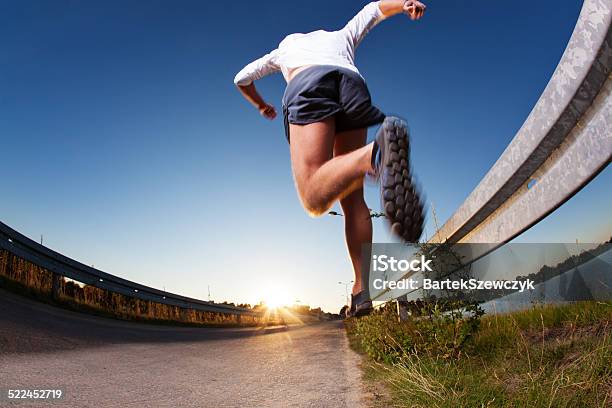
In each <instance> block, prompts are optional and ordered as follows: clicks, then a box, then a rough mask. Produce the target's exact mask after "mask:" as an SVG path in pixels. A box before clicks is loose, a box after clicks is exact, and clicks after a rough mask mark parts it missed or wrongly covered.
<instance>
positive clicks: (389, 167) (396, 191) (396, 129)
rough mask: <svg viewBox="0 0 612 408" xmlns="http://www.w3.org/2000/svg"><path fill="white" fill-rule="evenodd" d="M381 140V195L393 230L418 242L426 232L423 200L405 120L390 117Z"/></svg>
mask: <svg viewBox="0 0 612 408" xmlns="http://www.w3.org/2000/svg"><path fill="white" fill-rule="evenodd" d="M379 132H382V133H379V135H380V136H381V137H382V139H383V140H379V141H378V145H379V148H380V149H382V151H381V154H382V156H381V157H382V160H383V163H382V169H381V176H380V196H381V201H382V208H383V211H384V213H385V216H386V217H387V220H388V221H389V223H390V225H391V231H392V232H393V234H395V235H397V236H398V237H400V238H401V239H403V240H404V241H406V242H418V240H419V238H420V237H421V234H423V224H424V219H425V217H424V214H423V201H422V200H421V196H420V194H419V191H418V190H417V188H416V186H415V183H414V181H413V178H412V174H411V171H410V137H409V134H408V126H407V125H406V122H404V121H403V120H401V119H398V118H394V117H387V118H386V119H385V121H384V122H383V125H382V127H381V129H380V130H379Z"/></svg>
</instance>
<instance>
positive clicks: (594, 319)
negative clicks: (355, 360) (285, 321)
mask: <svg viewBox="0 0 612 408" xmlns="http://www.w3.org/2000/svg"><path fill="white" fill-rule="evenodd" d="M381 319H386V323H385V325H383V326H381ZM425 320H427V319H425ZM446 324H452V325H455V326H456V325H457V323H448V322H446ZM611 325H612V302H582V303H575V304H570V305H565V306H558V307H553V306H538V307H534V308H532V309H530V310H526V311H521V312H516V313H512V314H506V315H497V316H485V317H483V318H481V319H480V322H479V325H477V328H476V329H475V331H474V332H473V333H472V334H471V335H470V336H469V339H468V341H466V342H464V343H462V344H461V347H460V352H459V353H454V354H452V355H449V354H448V353H443V352H441V351H444V350H446V349H445V348H443V347H437V346H436V347H427V346H420V347H417V348H415V347H405V346H402V347H401V348H399V350H400V352H399V353H398V349H397V348H396V349H393V350H392V349H389V348H388V347H387V348H385V346H384V345H388V344H389V342H390V339H389V337H392V336H397V333H403V335H404V337H409V338H412V341H413V342H416V341H418V340H419V339H421V340H422V341H426V342H434V343H436V344H437V343H439V342H440V340H439V339H437V338H436V337H437V335H438V333H444V330H439V328H438V329H436V331H434V335H433V336H431V335H428V336H423V335H422V334H423V333H424V332H427V330H429V329H428V327H430V326H424V325H423V324H421V323H419V322H418V321H417V322H415V321H412V322H410V321H409V322H401V323H400V322H398V321H397V319H396V318H394V316H393V315H392V314H390V313H379V314H375V315H373V316H368V317H365V318H361V319H359V320H355V319H352V320H349V321H347V332H348V334H349V339H350V342H351V345H352V346H353V347H354V348H355V349H356V350H358V351H360V352H362V353H364V354H366V355H367V357H366V360H367V361H366V363H365V364H364V367H365V371H366V373H365V374H366V375H365V378H366V380H367V381H374V382H378V383H382V384H384V385H385V386H386V389H387V390H388V391H389V400H390V401H391V402H390V403H389V404H392V405H395V406H398V407H607V406H610V405H611V404H612V340H611V338H610V334H611ZM381 328H382V330H383V331H384V332H382V333H381V332H380V330H381ZM430 334H431V333H430ZM391 341H393V340H391ZM379 343H380V344H381V346H380V347H379V348H378V349H376V348H377V346H376V344H379ZM398 343H401V344H409V345H411V344H412V343H411V342H410V341H406V340H399V341H398ZM444 344H446V343H444ZM364 346H366V347H364ZM381 350H382V351H381ZM385 353H388V354H389V355H387V356H385V355H384V354H385ZM385 357H386V358H385ZM389 404H386V405H389Z"/></svg>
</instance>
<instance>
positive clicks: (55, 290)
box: [51, 272, 64, 301]
mask: <svg viewBox="0 0 612 408" xmlns="http://www.w3.org/2000/svg"><path fill="white" fill-rule="evenodd" d="M63 278H64V277H63V276H62V275H60V274H58V273H55V272H53V277H52V282H51V297H52V298H53V300H56V301H57V300H60V293H61V290H62V280H63Z"/></svg>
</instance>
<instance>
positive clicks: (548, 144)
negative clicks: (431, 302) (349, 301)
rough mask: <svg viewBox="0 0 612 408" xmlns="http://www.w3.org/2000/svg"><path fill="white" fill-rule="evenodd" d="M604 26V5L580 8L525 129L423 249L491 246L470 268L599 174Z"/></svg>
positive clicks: (605, 97) (609, 111)
mask: <svg viewBox="0 0 612 408" xmlns="http://www.w3.org/2000/svg"><path fill="white" fill-rule="evenodd" d="M611 20H612V0H585V2H584V4H583V7H582V10H581V12H580V16H579V17H578V21H577V23H576V27H575V28H574V32H573V33H572V36H571V38H570V40H569V42H568V45H567V47H566V49H565V52H564V53H563V56H562V57H561V60H560V62H559V64H558V66H557V68H556V70H555V72H554V74H553V75H552V77H551V79H550V81H549V83H548V85H547V86H546V88H545V89H544V92H543V93H542V95H541V96H540V98H539V100H538V102H537V103H536V105H535V106H534V108H533V110H532V111H531V113H530V114H529V116H528V117H527V119H526V121H525V123H524V124H523V126H522V127H521V128H520V130H519V131H518V132H517V134H516V135H515V137H514V139H513V140H512V142H511V143H510V144H509V145H508V147H507V148H506V150H505V151H504V152H503V153H502V155H501V157H500V158H499V159H498V160H497V162H496V163H495V164H494V165H493V167H492V168H491V169H490V170H489V172H488V173H487V174H486V175H485V176H484V178H483V179H482V180H481V182H480V183H479V184H478V186H477V187H476V188H475V189H474V190H473V191H472V193H471V194H470V195H469V196H468V197H467V199H466V200H465V201H464V202H463V204H461V206H460V207H459V208H458V209H457V211H456V212H455V213H454V214H453V215H452V216H451V217H450V219H449V220H448V221H447V222H446V223H445V224H444V225H443V226H442V227H441V228H440V230H439V231H437V232H436V234H435V235H434V236H433V237H432V239H431V240H430V242H431V243H442V242H448V243H491V245H488V246H483V248H486V250H483V251H482V253H478V254H473V259H470V260H466V261H467V262H473V261H475V260H477V259H479V258H481V257H483V256H485V255H486V254H488V253H490V252H491V251H493V250H495V249H496V248H498V247H500V246H502V245H503V244H504V243H507V242H508V241H510V240H512V239H513V238H515V237H517V236H518V235H520V234H521V233H523V232H524V231H526V230H527V229H529V228H531V227H532V226H533V225H535V224H536V223H538V222H539V221H541V220H542V219H543V218H545V217H546V216H547V215H549V214H550V213H552V212H553V211H554V210H556V209H557V208H558V207H559V206H561V205H562V204H563V203H564V202H566V201H567V200H569V199H570V198H571V197H572V196H573V195H574V194H576V193H577V192H578V191H579V190H580V189H581V188H583V187H584V186H585V185H586V184H587V183H589V182H590V181H591V180H592V179H593V178H594V177H595V176H596V175H597V174H599V173H600V172H601V171H602V170H603V169H605V168H606V166H607V165H608V164H609V163H610V160H611V157H612V98H611V97H610V94H611V93H612V79H611V78H610V76H611V75H610V71H611V70H612V31H611V24H610V22H611ZM386 292H387V291H383V292H380V293H375V294H372V298H373V299H377V298H380V297H381V296H382V295H383V294H384V293H386Z"/></svg>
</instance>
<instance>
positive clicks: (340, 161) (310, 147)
mask: <svg viewBox="0 0 612 408" xmlns="http://www.w3.org/2000/svg"><path fill="white" fill-rule="evenodd" d="M290 132H291V144H290V152H291V166H292V168H293V177H294V179H295V184H296V188H297V191H298V195H299V197H300V200H301V201H302V205H303V206H304V208H305V209H306V211H308V213H309V214H310V215H312V216H318V215H322V214H324V213H325V212H326V211H327V210H328V209H329V208H330V207H331V206H332V204H333V203H334V202H335V201H336V200H340V199H343V198H344V197H347V196H348V195H349V194H350V193H352V192H353V191H355V190H357V189H359V188H361V186H362V184H363V177H364V176H365V174H366V173H367V172H368V171H370V170H371V163H370V161H371V155H372V144H369V145H367V146H362V147H360V148H358V149H356V150H352V151H350V152H348V153H344V154H339V155H335V156H334V143H335V140H336V129H335V121H334V118H329V119H326V120H324V121H322V122H317V123H312V124H309V125H293V124H292V125H290Z"/></svg>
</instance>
